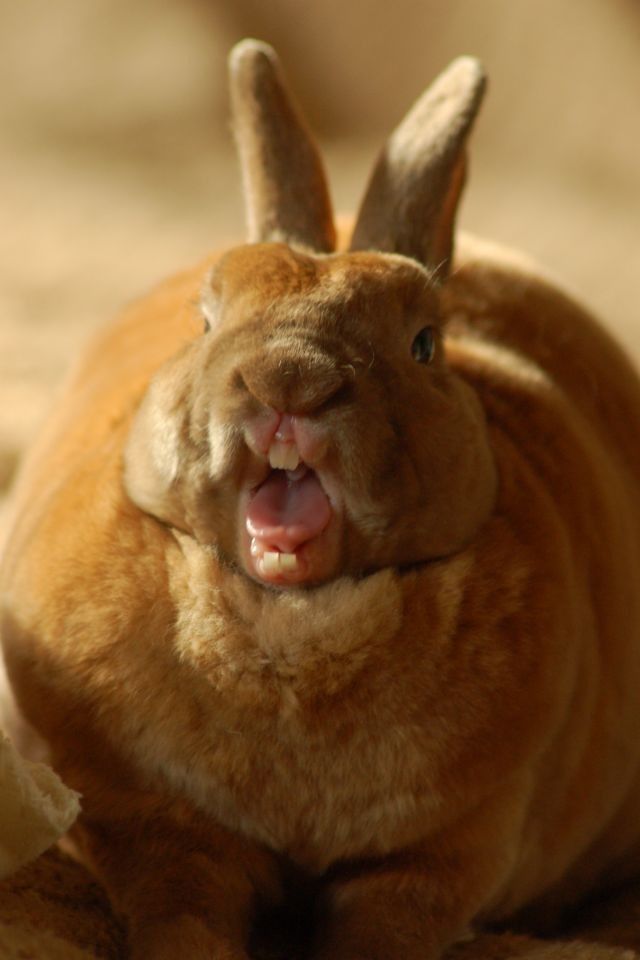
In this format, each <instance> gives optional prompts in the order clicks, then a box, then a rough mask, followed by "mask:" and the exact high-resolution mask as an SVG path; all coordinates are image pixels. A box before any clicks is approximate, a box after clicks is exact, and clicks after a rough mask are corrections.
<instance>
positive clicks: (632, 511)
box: [2, 47, 640, 960]
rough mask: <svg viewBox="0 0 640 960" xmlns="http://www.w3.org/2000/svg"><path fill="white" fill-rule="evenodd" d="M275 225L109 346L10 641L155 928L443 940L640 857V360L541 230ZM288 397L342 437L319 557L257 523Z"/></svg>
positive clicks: (197, 939) (453, 170) (85, 393)
mask: <svg viewBox="0 0 640 960" xmlns="http://www.w3.org/2000/svg"><path fill="white" fill-rule="evenodd" d="M244 55H247V54H246V51H245V54H244ZM248 55H250V56H251V57H257V58H258V61H259V62H260V64H261V65H262V66H261V69H262V67H263V66H264V61H263V59H262V58H263V57H264V55H265V54H264V49H263V48H258V52H257V53H256V50H255V48H253V47H252V48H250V50H249V54H248ZM470 82H471V83H477V82H478V81H477V79H476V75H475V73H474V76H473V77H472V79H471V81H470ZM458 83H459V77H458V74H457V73H456V76H455V84H454V87H455V90H454V92H453V94H452V96H454V99H455V98H457V97H458V96H459V93H458ZM439 89H440V88H439ZM446 89H447V85H446V83H445V95H446ZM440 95H441V94H439V96H440ZM463 99H464V103H463V106H462V107H461V109H462V112H463V114H464V115H465V122H464V123H462V124H458V128H457V129H458V132H457V133H455V135H452V136H455V141H450V142H448V145H447V149H446V150H445V151H441V152H440V153H438V154H437V156H436V159H435V161H434V162H436V163H437V164H441V163H444V167H442V168H440V170H439V174H438V177H439V179H438V178H436V183H437V195H438V196H439V197H440V206H439V208H438V215H437V216H435V217H434V219H433V224H434V226H433V231H434V235H433V236H431V237H430V238H429V239H428V240H427V241H426V242H424V243H423V242H422V241H421V250H422V251H424V250H425V249H426V250H438V251H443V250H446V249H447V238H448V237H450V236H451V230H452V218H453V216H454V213H455V211H454V209H453V206H452V203H451V197H452V195H453V194H455V195H456V196H457V192H458V184H459V178H460V169H461V167H460V164H461V156H462V151H463V149H464V140H465V137H466V134H467V131H468V127H469V123H468V122H467V120H466V114H465V111H466V110H468V105H467V104H468V100H469V96H468V90H467V91H466V92H465V95H464V98H463ZM445 113H446V114H447V115H448V111H445ZM454 114H455V111H454ZM454 125H455V124H454ZM438 135H440V133H439V134H438ZM427 153H428V155H429V161H428V163H429V164H430V163H431V162H432V158H433V155H434V154H433V151H431V152H429V151H427ZM436 153H437V151H436ZM443 156H444V158H445V159H444V160H442V157H443ZM420 162H422V161H420ZM315 175H316V174H315V173H314V176H315ZM409 179H410V180H411V178H409ZM400 189H401V190H406V189H408V187H407V186H406V184H404V185H401V187H400ZM301 193H302V194H303V193H304V191H301ZM433 202H435V200H434V198H433V197H432V198H431V199H430V200H429V203H433ZM257 206H258V207H259V206H260V205H259V204H257ZM392 206H393V205H392ZM267 207H268V210H269V218H271V217H272V213H273V207H272V205H270V204H267ZM269 222H270V223H271V219H270V220H269ZM283 222H285V224H286V222H287V218H285V220H284V221H283ZM292 222H295V223H296V224H298V223H299V222H300V220H299V218H297V217H295V216H294V217H293V218H292ZM363 229H364V228H361V226H360V228H358V227H357V228H356V231H357V233H358V235H359V236H362V231H363ZM367 229H368V228H367ZM376 229H378V228H376ZM425 229H427V227H426V226H425ZM281 230H282V224H279V225H278V226H277V230H276V232H277V233H278V236H277V239H278V240H281V237H280V235H279V234H280V232H281ZM265 232H266V235H262V234H261V237H260V238H261V240H263V241H266V242H264V243H259V244H256V245H251V246H248V247H240V248H236V249H235V250H233V251H231V252H230V253H228V254H226V255H225V256H224V257H223V258H222V259H218V258H213V259H212V260H210V261H207V262H206V263H204V264H202V265H200V266H199V267H197V268H196V269H195V270H193V271H190V272H188V273H185V274H182V275H180V276H178V277H177V278H175V279H173V280H170V281H168V282H167V283H165V284H164V285H163V286H162V287H160V288H159V289H158V290H157V291H156V292H154V293H152V294H151V295H150V296H149V297H147V298H145V299H144V300H143V301H141V302H140V303H138V304H135V305H134V306H132V307H131V308H130V309H129V310H128V311H126V312H125V313H124V314H123V315H122V317H121V318H120V319H119V320H118V321H117V322H116V323H115V324H113V325H112V326H111V327H110V328H108V329H107V330H106V331H105V332H104V333H103V334H101V335H100V336H99V338H98V339H97V340H96V341H95V342H94V344H93V345H92V346H91V347H90V348H89V351H88V353H87V354H86V355H85V357H84V358H83V360H82V363H81V364H80V366H79V367H78V369H77V371H76V373H75V375H74V376H73V378H72V380H71V382H70V384H69V386H68V389H67V392H66V394H65V396H64V397H63V399H62V401H61V404H60V407H59V409H58V411H57V413H56V414H55V415H54V418H53V420H52V422H51V424H50V426H49V428H48V431H47V432H46V433H45V435H44V437H43V438H42V440H41V442H40V445H39V446H38V447H37V448H36V450H35V451H34V453H33V455H32V456H31V458H30V460H29V462H28V464H27V465H26V467H25V469H24V471H23V476H22V480H21V484H20V486H19V490H18V496H17V505H16V520H15V524H14V529H13V534H12V537H11V540H10V543H9V546H8V549H7V553H6V556H5V559H4V566H3V573H2V596H3V621H2V636H3V643H4V648H5V656H6V660H7V665H8V668H9V671H10V674H11V678H12V682H13V685H14V688H15V691H16V696H17V699H18V701H19V704H20V707H21V710H22V712H23V714H24V716H25V717H26V719H27V720H28V721H29V722H30V723H31V724H32V725H33V727H35V728H36V730H37V731H38V732H39V734H40V736H41V737H42V738H44V739H45V740H46V741H47V743H48V745H49V749H50V751H51V758H52V761H53V763H54V764H55V766H56V768H57V769H58V770H59V771H60V773H61V774H62V775H63V776H64V778H65V779H66V781H67V782H68V783H69V784H70V785H71V786H72V787H74V788H75V789H77V790H79V791H81V793H82V794H83V798H84V799H83V815H82V817H81V820H80V823H79V826H78V827H77V829H76V839H77V842H78V844H79V846H80V847H81V849H82V850H83V852H84V855H85V856H86V857H87V858H88V860H89V861H90V862H91V863H92V865H93V869H94V870H95V871H96V872H97V874H98V875H99V876H100V877H101V879H102V880H103V882H104V883H105V884H106V886H107V888H108V890H109V892H110V895H111V897H112V900H113V902H114V904H115V905H116V906H117V908H118V909H119V910H121V911H122V912H123V913H124V914H125V915H126V917H127V918H128V923H129V930H130V939H131V944H132V951H133V955H134V956H135V957H138V958H142V957H144V958H149V960H151V958H153V960H162V958H165V957H166V958H169V957H174V956H178V955H180V956H189V957H191V958H193V960H199V958H202V960H204V958H205V957H209V956H216V957H224V958H233V960H242V958H244V957H245V956H246V949H247V943H248V940H249V937H250V929H251V923H252V918H253V917H254V916H255V912H256V910H257V909H259V908H263V907H265V906H266V907H268V906H269V905H276V904H278V903H279V902H281V901H282V900H286V899H287V898H291V897H293V898H294V899H295V898H296V897H298V896H302V895H303V894H304V895H308V896H309V897H310V898H311V899H312V900H313V902H314V903H315V904H316V910H317V918H318V922H317V931H316V935H315V939H314V941H313V946H312V949H313V955H314V957H316V958H318V960H322V958H329V957H330V958H332V960H342V958H344V960H356V958H358V960H382V958H383V957H384V958H385V960H393V958H398V960H400V958H403V960H414V958H415V960H418V958H420V960H423V958H424V957H436V956H437V955H438V954H439V952H440V951H441V950H442V949H443V948H445V947H446V946H448V945H449V944H451V943H452V942H454V941H455V940H457V939H459V938H460V937H462V936H464V934H465V931H466V930H467V929H468V928H469V926H470V925H474V924H479V923H483V922H486V921H491V922H494V921H497V920H502V919H504V918H507V917H514V916H516V915H518V914H523V915H524V914H525V913H526V916H527V917H528V918H535V917H536V916H540V915H543V916H544V915H548V914H549V911H550V910H553V911H555V910H557V909H561V908H562V907H564V906H566V905H568V904H570V903H572V902H573V901H575V900H576V899H577V898H578V897H580V896H581V895H582V894H583V893H585V892H586V891H588V890H591V889H592V888H593V887H595V886H596V885H598V884H602V883H604V882H607V883H612V882H618V881H621V880H623V879H624V878H625V877H627V876H630V875H631V874H633V873H634V872H635V871H637V868H638V853H639V852H640V850H639V840H640V818H639V817H638V814H637V811H638V808H639V804H640V739H639V738H638V736H637V732H638V721H639V707H638V697H637V690H638V684H639V681H640V647H639V645H638V639H637V638H638V631H639V628H640V599H639V597H638V594H637V591H636V589H635V584H636V583H637V581H638V578H639V577H640V498H639V496H638V494H639V486H640V451H639V450H638V445H637V437H638V435H639V434H640V383H639V382H638V378H637V377H636V374H635V372H634V371H633V370H632V368H631V366H630V365H629V363H628V362H627V360H626V359H625V357H624V355H623V354H622V352H621V351H620V350H619V349H618V348H617V347H616V346H615V344H613V343H612V341H611V340H610V339H609V337H608V336H607V335H606V334H605V333H604V332H603V331H602V330H601V329H600V328H599V327H598V326H597V325H596V324H595V323H594V322H593V321H592V320H591V319H590V318H589V317H588V316H587V315H586V314H585V312H584V311H583V310H582V309H580V308H579V307H578V306H576V305H575V304H574V303H572V302H571V301H570V300H568V299H567V298H565V297H564V296H563V295H562V294H560V293H559V292H558V291H557V289H555V288H554V287H553V286H552V285H550V284H549V283H547V282H546V281H545V280H544V279H542V278H541V277H540V275H539V273H538V272H536V271H533V270H532V269H530V267H529V266H528V265H527V264H526V263H524V262H523V263H520V262H518V261H517V260H516V259H515V258H514V257H513V256H512V255H510V254H508V253H502V252H500V251H497V250H496V249H494V248H491V247H488V246H487V245H484V244H482V243H480V242H478V241H471V240H463V241H461V242H460V243H458V250H457V261H456V265H455V269H454V270H453V272H452V274H451V275H450V277H449V279H448V280H447V282H446V283H444V284H442V283H441V282H440V281H441V279H442V274H438V272H437V268H438V267H439V264H437V263H435V262H427V263H426V265H424V264H423V265H420V264H418V262H417V261H415V260H413V259H412V258H411V256H408V255H406V254H407V251H406V250H404V251H403V253H404V254H405V255H404V256H398V255H396V254H393V253H367V252H340V253H336V254H331V255H329V256H326V255H318V254H316V253H314V252H312V250H310V249H303V248H302V246H301V243H300V238H299V237H298V236H296V238H295V239H296V245H295V248H294V247H292V246H289V245H287V244H283V243H281V242H277V243H274V242H271V241H272V240H273V237H272V236H271V235H270V234H269V233H268V230H267V229H266V228H265ZM365 232H366V231H365ZM324 233H326V231H324ZM357 245H358V246H361V243H360V242H359V243H358V244H357ZM370 245H371V246H372V247H375V246H378V247H381V248H382V249H386V248H385V247H383V246H382V245H381V244H376V243H375V242H374V239H373V238H370ZM416 256H418V253H417V252H416ZM203 291H204V292H203ZM201 304H202V306H201ZM203 311H204V315H205V316H206V317H207V319H208V322H209V325H210V326H211V327H212V329H211V330H210V332H208V333H206V334H204V335H202V332H201V331H202V325H203ZM425 323H428V324H429V325H430V326H433V327H434V328H435V331H436V336H437V346H436V352H435V355H434V360H433V362H432V363H430V364H428V365H426V366H423V365H421V364H416V363H415V361H414V360H413V359H412V358H411V342H412V339H413V337H414V336H415V334H416V332H417V331H418V330H420V328H422V327H424V325H425ZM269 407H273V408H275V409H278V410H285V411H290V412H293V413H295V414H296V415H298V414H299V415H300V416H301V417H306V418H308V419H309V420H310V421H313V423H315V424H316V425H318V426H319V427H322V429H323V430H324V431H325V433H326V437H327V438H328V439H326V450H325V453H324V454H323V459H322V460H321V461H319V465H318V468H317V469H318V473H319V475H320V476H321V477H323V482H324V483H326V484H327V485H328V488H330V490H331V491H334V489H335V493H333V492H332V493H331V498H332V503H334V507H335V521H332V524H331V525H330V528H329V530H328V532H327V533H326V535H325V534H322V535H321V536H322V537H324V538H325V539H324V540H322V544H321V546H322V549H321V550H319V552H318V557H317V558H316V559H315V560H314V563H315V564H316V566H314V567H313V569H314V570H315V574H314V577H313V578H312V579H311V581H310V582H309V583H307V584H304V585H303V586H299V587H287V586H280V585H269V584H265V583H262V582H259V580H257V579H256V577H255V576H253V575H251V569H250V567H249V565H248V564H249V561H248V560H247V558H246V556H244V554H243V552H242V548H241V542H240V540H241V538H240V535H239V533H238V529H239V519H238V518H239V517H240V518H241V517H242V510H243V503H244V501H243V496H245V495H246V489H247V488H248V487H247V485H248V484H250V483H251V482H253V483H255V482H256V478H259V477H260V476H263V475H264V469H265V467H264V457H263V458H262V460H261V458H260V456H259V455H258V454H256V452H255V451H253V450H252V449H251V448H250V446H249V445H248V444H247V442H246V435H247V434H246V429H247V428H246V424H247V423H248V422H253V421H252V418H255V417H258V418H259V417H260V416H261V415H262V414H261V412H260V411H261V410H262V411H264V409H265V408H269ZM323 435H324V434H323ZM261 471H262V473H261ZM332 484H333V487H332V486H331V485H332ZM243 491H244V492H243ZM240 526H241V524H240Z"/></svg>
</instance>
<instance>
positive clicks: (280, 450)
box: [269, 440, 300, 470]
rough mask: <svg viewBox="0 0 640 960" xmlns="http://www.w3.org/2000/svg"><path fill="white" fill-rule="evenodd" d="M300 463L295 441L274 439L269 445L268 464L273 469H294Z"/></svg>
mask: <svg viewBox="0 0 640 960" xmlns="http://www.w3.org/2000/svg"><path fill="white" fill-rule="evenodd" d="M299 463H300V454H299V453H298V448H297V446H296V444H295V443H287V442H285V441H284V440H274V441H273V443H272V444H271V446H270V447H269V465H270V466H271V467H272V468H273V469H274V470H295V469H296V468H297V466H298V464H299Z"/></svg>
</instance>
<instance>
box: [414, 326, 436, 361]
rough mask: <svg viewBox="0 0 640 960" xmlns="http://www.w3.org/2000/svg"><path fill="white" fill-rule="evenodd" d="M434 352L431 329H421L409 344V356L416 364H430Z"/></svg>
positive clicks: (434, 346)
mask: <svg viewBox="0 0 640 960" xmlns="http://www.w3.org/2000/svg"><path fill="white" fill-rule="evenodd" d="M435 351H436V338H435V334H434V331H433V327H423V328H422V330H421V331H420V333H419V334H418V335H417V336H416V338H415V339H414V341H413V343H412V344H411V356H412V357H413V359H414V360H417V362H418V363H430V362H431V360H433V355H434V353H435Z"/></svg>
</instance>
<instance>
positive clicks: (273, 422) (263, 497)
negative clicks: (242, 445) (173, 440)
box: [238, 407, 341, 585]
mask: <svg viewBox="0 0 640 960" xmlns="http://www.w3.org/2000/svg"><path fill="white" fill-rule="evenodd" d="M244 434H245V441H246V444H247V446H248V447H249V449H250V450H251V451H252V453H253V454H255V455H256V456H257V457H258V458H260V460H262V461H263V463H264V474H265V475H264V477H263V479H261V481H260V482H259V483H258V484H257V485H251V486H250V487H249V488H248V489H247V490H245V491H244V492H243V495H242V496H241V498H240V504H239V508H240V509H239V518H238V520H239V526H240V528H241V529H240V531H239V540H240V550H239V553H240V558H241V562H242V563H243V566H244V567H245V570H246V571H247V573H249V575H250V576H252V577H254V578H255V579H258V580H260V581H261V582H265V583H270V584H278V585H294V584H302V583H310V582H317V581H318V580H320V579H324V577H326V575H327V573H328V572H329V571H330V568H331V567H332V566H333V564H334V563H335V560H336V548H337V542H338V538H337V531H338V528H339V526H340V514H341V511H340V498H339V495H338V493H337V490H336V489H335V487H334V485H333V484H332V483H331V480H330V479H329V478H328V476H327V472H326V470H325V469H323V468H324V463H325V457H326V453H327V449H328V447H329V440H330V437H329V432H328V430H327V427H326V426H325V425H324V424H323V423H322V421H321V420H319V419H318V418H317V417H315V418H314V417H309V416H306V415H304V414H289V413H281V412H280V411H278V410H275V409H274V408H273V407H266V408H265V409H264V410H263V411H261V412H260V413H259V414H258V415H257V416H255V417H252V418H250V419H249V420H248V422H247V424H246V426H245V431H244ZM332 487H333V489H332Z"/></svg>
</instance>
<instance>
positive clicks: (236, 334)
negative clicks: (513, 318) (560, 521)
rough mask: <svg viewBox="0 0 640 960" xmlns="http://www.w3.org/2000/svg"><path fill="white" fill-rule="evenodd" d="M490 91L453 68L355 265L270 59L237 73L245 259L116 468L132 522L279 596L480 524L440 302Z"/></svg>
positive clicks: (399, 135) (485, 460)
mask: <svg viewBox="0 0 640 960" xmlns="http://www.w3.org/2000/svg"><path fill="white" fill-rule="evenodd" d="M483 85H484V80H483V76H482V73H481V71H480V68H479V66H478V65H477V63H476V62H475V61H473V60H470V59H466V58H465V59H462V60H458V61H455V62H454V63H453V64H452V65H451V67H450V68H449V69H448V70H447V71H446V72H445V73H444V74H443V75H442V76H441V77H440V78H439V79H438V80H437V81H436V82H435V84H434V85H433V86H432V87H431V88H430V89H429V90H427V92H426V93H425V94H424V95H423V97H422V98H421V99H420V100H419V101H418V102H417V103H416V105H415V106H414V107H413V109H412V110H411V111H410V113H409V114H408V115H407V117H406V118H405V120H404V121H403V122H402V124H401V125H400V127H399V128H398V129H397V130H396V132H395V133H394V134H393V136H392V137H391V139H390V140H389V142H388V144H387V145H386V147H385V149H384V151H383V153H382V155H381V157H380V159H379V160H378V163H377V165H376V167H375V169H374V172H373V176H372V178H371V182H370V185H369V188H368V190H367V192H366V195H365V198H364V201H363V203H362V206H361V209H360V212H359V215H358V217H357V221H356V226H355V229H354V232H353V236H352V240H351V245H350V248H349V250H347V251H345V252H334V247H335V233H334V225H333V217H332V213H331V206H330V201H329V195H328V190H327V186H326V179H325V175H324V171H323V168H322V164H321V160H320V158H319V155H318V152H317V150H316V148H315V146H314V144H313V141H312V140H311V138H310V136H309V134H308V133H307V131H306V128H305V126H304V123H303V121H302V120H301V118H300V117H299V115H298V113H297V110H296V109H295V107H294V105H293V103H292V101H291V99H290V97H289V95H288V93H287V90H286V86H285V84H284V81H283V78H282V75H281V73H280V69H279V66H278V63H277V60H276V58H275V55H274V53H273V51H271V50H270V48H268V47H265V46H264V45H263V44H259V43H257V42H256V41H245V42H243V43H242V44H240V45H239V46H238V47H236V49H235V50H234V52H233V54H232V58H231V87H232V103H233V111H234V120H235V128H236V134H237V139H238V144H239V151H240V157H241V161H242V167H243V174H244V183H245V196H246V203H247V210H248V221H249V243H247V244H245V245H243V246H239V247H236V248H233V249H231V250H230V251H229V252H227V253H226V254H225V255H223V256H222V257H221V258H220V259H219V260H218V261H217V263H216V264H215V266H214V268H213V271H212V272H211V273H210V275H209V276H207V278H206V280H205V282H204V285H203V290H202V297H201V309H202V315H203V334H202V336H201V337H198V338H197V339H196V340H194V341H193V342H191V343H189V344H188V345H187V346H186V347H185V348H184V349H183V351H182V353H180V354H179V355H178V356H176V357H174V358H173V359H172V360H171V361H169V362H168V363H167V364H166V365H165V366H164V367H163V368H162V369H161V370H160V371H159V373H158V374H157V375H156V377H155V379H154V380H153V381H152V383H151V385H150V387H149V389H148V391H147V393H146V396H145V398H144V400H143V402H142V405H141V407H140V409H139V411H138V413H137V415H136V418H135V421H134V424H133V427H132V429H131V433H130V436H129V441H128V445H127V449H126V455H125V462H126V473H125V483H126V487H127V490H128V493H129V496H130V497H131V498H132V499H133V501H134V502H135V503H136V504H138V506H140V507H141V508H142V509H144V510H146V511H148V512H150V513H152V514H153V515H155V516H157V517H159V518H160V519H162V520H164V521H166V522H168V523H170V524H173V525H175V526H177V527H179V528H180V529H182V530H185V531H187V532H189V533H190V534H192V535H193V536H195V537H196V538H197V539H198V540H199V541H200V542H201V543H202V544H205V545H208V546H210V547H211V548H212V549H213V550H214V552H215V553H216V555H217V557H218V559H219V560H220V562H222V563H225V564H229V565H231V566H234V567H236V568H239V569H241V570H243V571H244V572H245V573H246V574H248V575H249V576H250V577H252V578H253V579H254V580H257V581H258V582H261V583H264V584H269V585H272V586H293V585H298V586H302V585H304V586H309V585H313V584H317V583H320V582H323V581H326V580H328V579H332V578H335V577H338V576H341V575H345V574H349V575H359V574H363V573H367V572H370V571H372V570H375V569H378V568H381V567H383V566H405V565H409V564H415V563H419V562H421V561H425V560H429V559H433V558H437V557H443V556H446V555H449V554H451V553H452V552H453V551H455V550H458V549H459V548H460V547H461V546H463V545H464V544H465V543H466V542H468V541H469V539H470V538H471V537H472V536H473V534H474V533H475V532H476V530H477V529H478V528H479V526H480V525H481V524H482V523H483V522H484V520H485V519H486V518H487V516H488V514H489V513H490V511H491V508H492V505H493V502H494V497H495V486H496V479H495V467H494V463H493V458H492V455H491V450H490V446H489V443H488V439H487V431H486V425H485V420H484V414H483V411H482V408H481V405H480V402H479V400H478V398H477V396H476V395H475V393H474V391H473V389H472V388H471V387H470V386H469V385H468V384H467V383H465V382H464V380H462V379H461V378H460V377H459V376H458V375H457V374H456V373H455V372H454V371H453V370H452V369H451V368H450V366H449V365H448V362H447V355H446V349H445V343H444V337H443V329H442V320H441V316H440V308H439V295H440V293H439V291H440V288H441V286H442V284H443V282H444V281H445V280H446V276H447V271H448V267H449V263H450V259H451V255H452V236H453V226H454V219H455V211H456V206H457V201H458V198H459V195H460V192H461V189H462V184H463V180H464V168H465V157H464V150H465V141H466V136H467V134H468V131H469V129H470V127H471V124H472V122H473V119H474V116H475V114H476V112H477V109H478V106H479V102H480V99H481V94H482V90H483Z"/></svg>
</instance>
